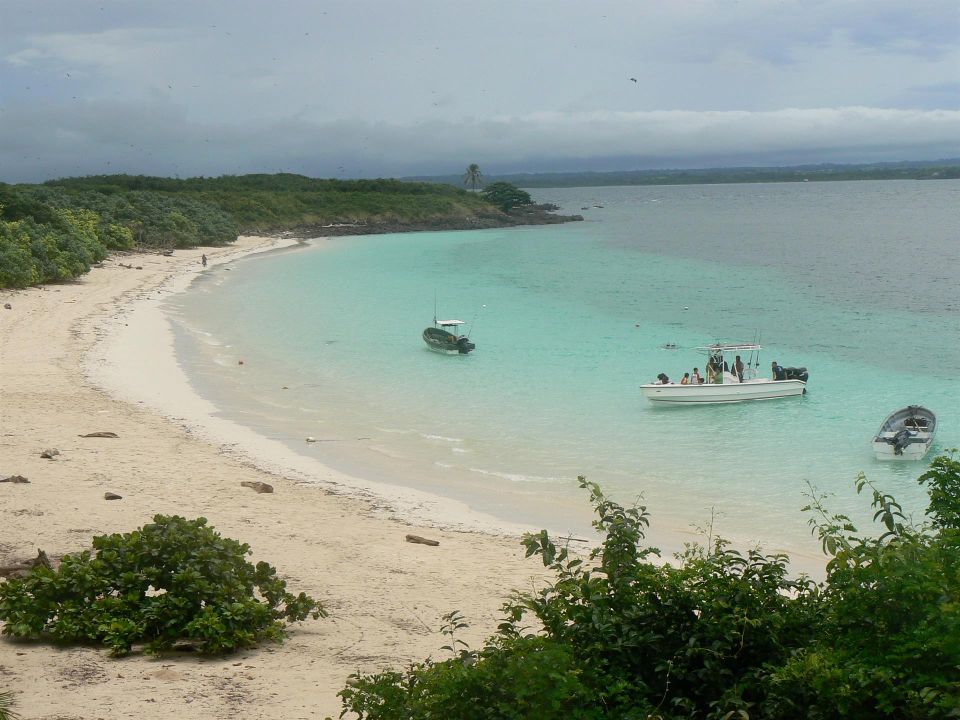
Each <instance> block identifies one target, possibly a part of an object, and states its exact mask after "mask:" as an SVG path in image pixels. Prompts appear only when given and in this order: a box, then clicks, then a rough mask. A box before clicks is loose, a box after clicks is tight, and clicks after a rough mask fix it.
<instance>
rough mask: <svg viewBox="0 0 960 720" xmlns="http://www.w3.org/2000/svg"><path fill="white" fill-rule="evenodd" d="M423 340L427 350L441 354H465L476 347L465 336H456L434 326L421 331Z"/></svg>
mask: <svg viewBox="0 0 960 720" xmlns="http://www.w3.org/2000/svg"><path fill="white" fill-rule="evenodd" d="M423 341H424V342H425V343H426V344H427V348H428V349H429V350H432V351H433V352H435V353H440V354H441V355H466V354H467V353H469V352H470V351H471V350H473V349H474V348H475V347H476V346H475V345H474V344H473V343H472V342H470V340H469V339H468V338H467V337H466V336H460V337H457V336H456V335H454V334H453V333H450V332H447V331H446V330H442V329H440V328H435V327H429V328H427V329H426V330H424V331H423Z"/></svg>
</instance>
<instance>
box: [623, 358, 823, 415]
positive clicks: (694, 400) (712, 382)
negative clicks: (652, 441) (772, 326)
mask: <svg viewBox="0 0 960 720" xmlns="http://www.w3.org/2000/svg"><path fill="white" fill-rule="evenodd" d="M761 349H762V348H761V347H760V345H758V344H756V343H733V344H720V343H718V344H714V345H708V346H706V347H701V348H697V350H701V351H704V352H706V354H707V365H706V366H705V367H704V372H705V374H706V381H702V382H699V383H697V382H689V383H672V382H670V381H669V378H667V376H666V375H664V374H663V373H661V374H660V376H659V382H656V383H647V384H645V385H641V386H640V392H641V393H643V396H644V397H645V398H647V400H649V401H650V402H652V403H654V404H657V405H687V404H689V405H696V404H718V403H735V402H746V401H749V400H773V399H776V398H783V397H795V396H798V395H803V393H804V392H806V387H807V380H808V379H809V377H810V376H809V373H808V372H807V369H806V368H784V367H780V366H779V365H778V364H777V363H773V367H772V369H771V377H769V378H767V377H758V376H757V372H756V370H757V367H758V365H759V352H760V350H761ZM737 353H744V355H746V354H747V353H749V354H750V357H749V359H748V361H747V363H746V364H744V363H743V362H741V361H740V356H739V355H738V354H737ZM729 355H734V356H735V358H736V360H735V361H734V362H733V363H730V362H728V360H727V357H728V356H729ZM737 362H739V366H738V365H737ZM731 368H733V371H731Z"/></svg>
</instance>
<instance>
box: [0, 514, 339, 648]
mask: <svg viewBox="0 0 960 720" xmlns="http://www.w3.org/2000/svg"><path fill="white" fill-rule="evenodd" d="M153 520H154V521H153V523H151V524H148V525H144V526H143V527H142V528H140V529H138V530H135V531H133V532H130V533H125V534H122V535H121V534H113V535H101V536H98V537H95V538H94V539H93V550H94V552H93V553H91V552H89V551H85V552H82V553H80V554H78V555H66V556H64V558H63V560H62V561H61V563H60V568H59V570H56V571H55V570H52V569H50V568H45V567H37V568H35V569H34V570H32V571H31V573H30V575H28V576H27V577H26V578H23V579H21V580H10V581H8V582H6V583H4V584H2V585H0V620H3V621H4V623H5V625H4V627H3V632H4V634H6V635H13V636H16V637H24V638H50V639H52V640H54V641H57V642H63V643H70V644H74V643H88V642H89V643H95V644H100V645H105V646H106V647H108V648H109V649H110V651H111V654H112V655H115V656H119V655H125V654H127V653H129V652H130V650H131V647H132V646H133V644H134V643H144V644H145V648H144V649H145V651H146V652H148V653H151V652H157V651H160V650H164V649H168V648H170V647H172V646H173V644H174V643H176V642H177V641H181V640H186V641H192V642H194V643H195V644H196V645H197V647H198V649H199V650H200V651H201V652H203V653H210V654H213V653H224V652H232V651H235V650H238V649H240V648H243V647H249V646H252V645H255V644H257V643H258V642H260V641H263V640H273V641H277V642H279V641H281V640H282V639H283V629H284V627H285V621H286V622H293V621H302V620H305V619H306V618H307V617H308V616H310V617H313V618H314V619H316V618H319V617H321V616H324V615H325V614H326V613H325V612H324V610H323V608H322V607H321V606H320V604H319V603H317V601H316V600H314V599H312V598H310V597H308V596H307V595H305V594H303V593H300V594H299V595H298V596H294V595H292V594H291V593H289V592H287V590H286V583H285V582H284V581H283V580H280V579H279V578H277V576H276V571H275V570H274V569H273V568H272V567H271V566H270V565H269V564H267V563H266V562H259V563H257V565H256V566H253V565H252V564H250V563H249V562H247V560H246V556H247V555H248V554H250V548H249V546H248V545H246V544H242V543H239V542H237V541H236V540H231V539H229V538H222V537H221V536H220V534H219V533H217V532H215V531H214V529H213V528H212V527H209V526H208V525H207V521H206V519H205V518H197V519H196V520H187V519H185V518H182V517H179V516H164V515H157V516H156V517H154V519H153Z"/></svg>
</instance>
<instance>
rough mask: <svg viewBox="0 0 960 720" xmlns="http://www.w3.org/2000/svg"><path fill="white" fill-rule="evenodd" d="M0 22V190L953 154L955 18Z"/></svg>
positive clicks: (775, 14) (127, 7) (136, 14)
mask: <svg viewBox="0 0 960 720" xmlns="http://www.w3.org/2000/svg"><path fill="white" fill-rule="evenodd" d="M8 4H12V5H13V6H15V7H14V8H13V10H14V11H13V12H11V13H9V16H10V17H11V18H13V21H12V22H11V23H10V24H5V25H4V26H2V27H0V47H3V48H4V51H3V53H4V54H3V55H2V56H0V180H6V181H8V182H9V181H36V180H41V179H45V178H49V177H57V176H65V175H76V174H87V173H101V172H132V173H150V174H170V175H180V176H187V175H196V174H204V175H218V174H223V173H241V172H261V171H262V172H272V171H276V170H281V169H282V170H286V171H293V172H304V173H308V174H314V175H322V176H343V177H357V176H376V175H407V174H420V173H439V172H449V171H451V170H453V171H455V170H457V169H459V168H461V167H462V166H463V165H464V164H465V163H467V162H478V163H480V165H481V167H484V168H486V169H489V170H495V171H537V170H540V169H558V168H559V167H563V168H564V169H576V167H577V166H578V164H579V165H580V166H584V167H591V168H593V169H597V168H598V165H603V164H606V165H623V164H625V163H630V162H632V163H636V164H637V167H642V166H644V165H648V166H661V167H662V166H676V167H679V166H686V167H690V166H697V165H709V164H716V163H720V164H731V163H732V164H738V163H743V164H751V163H753V164H756V163H768V162H769V163H772V164H776V163H783V162H794V161H797V160H798V159H804V161H811V162H856V161H873V160H902V159H936V158H941V157H956V156H960V93H958V92H957V89H958V85H960V77H958V70H957V68H960V47H958V43H957V37H958V34H960V19H958V14H957V12H956V7H955V4H954V2H953V0H950V2H940V1H939V0H923V1H920V2H917V3H913V4H911V5H910V6H909V7H908V8H906V7H904V6H903V5H902V3H899V2H897V3H895V2H888V1H887V0H871V1H870V2H857V1H853V2H843V3H837V2H826V1H823V2H792V1H790V0H784V1H783V2H777V3H771V2H766V1H761V0H741V2H737V3H729V2H719V1H718V2H704V3H697V4H688V3H676V4H669V5H668V4H666V3H661V2H652V1H650V2H642V1H638V0H629V1H627V0H623V1H614V0H607V1H606V2H597V3H593V4H584V3H573V2H555V3H550V4H549V5H548V4H543V3H532V2H530V3H516V2H510V3H508V2H504V1H501V0H489V1H488V2H485V3H483V4H469V5H468V4H465V3H450V2H439V1H434V0H422V1H420V2H404V3H401V2H388V1H386V0H383V1H381V2H372V1H370V0H352V1H351V2H346V1H340V2H327V3H323V2H307V1H306V0H302V1H296V0H288V1H287V2H276V3H265V2H253V1H247V2H238V3H230V4H225V3H222V2H214V1H213V0H194V1H193V2H189V3H187V2H182V1H181V0H170V2H168V3H165V4H164V5H163V6H162V7H160V6H157V7H155V8H149V7H146V6H141V4H139V3H123V2H117V1H116V0H104V2H102V3H96V4H95V5H96V7H98V8H99V7H101V6H102V7H103V10H97V11H96V13H92V12H91V11H90V8H91V7H92V6H91V5H90V4H89V3H76V2H61V1H60V0H50V1H49V2H45V3H43V6H44V9H45V12H43V13H40V12H39V11H38V8H39V6H38V4H36V3H33V2H24V1H23V0H8ZM17 10H19V12H18V11H17ZM228 12H229V14H228ZM631 78H633V80H631Z"/></svg>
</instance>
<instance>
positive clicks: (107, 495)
mask: <svg viewBox="0 0 960 720" xmlns="http://www.w3.org/2000/svg"><path fill="white" fill-rule="evenodd" d="M103 499H104V500H123V496H122V495H117V494H116V493H112V492H105V493H104V494H103Z"/></svg>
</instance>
